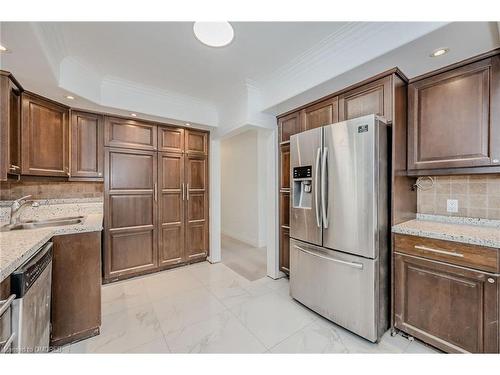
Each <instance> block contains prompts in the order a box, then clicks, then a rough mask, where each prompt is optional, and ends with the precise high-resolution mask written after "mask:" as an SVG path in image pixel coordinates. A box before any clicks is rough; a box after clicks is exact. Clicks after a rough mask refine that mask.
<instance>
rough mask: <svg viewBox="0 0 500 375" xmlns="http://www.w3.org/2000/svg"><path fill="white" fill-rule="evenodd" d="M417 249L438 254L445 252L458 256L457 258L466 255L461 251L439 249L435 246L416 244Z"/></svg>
mask: <svg viewBox="0 0 500 375" xmlns="http://www.w3.org/2000/svg"><path fill="white" fill-rule="evenodd" d="M415 249H419V250H425V251H430V252H432V253H438V254H443V255H450V256H452V257H457V258H463V257H464V255H463V254H460V253H454V252H452V251H444V250H437V249H433V248H431V247H427V246H420V245H415Z"/></svg>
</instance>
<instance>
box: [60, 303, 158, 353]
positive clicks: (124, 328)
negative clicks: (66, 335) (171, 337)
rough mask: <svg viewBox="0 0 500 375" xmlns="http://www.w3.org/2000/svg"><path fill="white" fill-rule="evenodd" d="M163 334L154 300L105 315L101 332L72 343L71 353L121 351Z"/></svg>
mask: <svg viewBox="0 0 500 375" xmlns="http://www.w3.org/2000/svg"><path fill="white" fill-rule="evenodd" d="M161 337H163V332H162V330H161V328H160V323H159V322H158V319H157V318H156V315H155V313H154V311H153V308H152V306H151V304H146V305H144V306H140V307H135V308H131V309H130V310H126V311H121V312H117V313H114V314H109V315H105V316H103V318H102V326H101V334H100V335H98V336H95V337H92V338H90V339H87V340H82V341H80V342H77V343H75V344H72V345H71V348H70V352H71V353H122V352H125V351H127V350H129V349H132V348H134V347H137V346H139V345H141V344H145V343H147V342H150V341H153V340H154V339H157V338H161Z"/></svg>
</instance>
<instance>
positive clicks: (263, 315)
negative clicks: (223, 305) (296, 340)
mask: <svg viewBox="0 0 500 375" xmlns="http://www.w3.org/2000/svg"><path fill="white" fill-rule="evenodd" d="M231 311H232V312H233V313H234V314H235V316H236V317H237V318H238V319H239V320H240V321H241V322H242V323H243V325H244V326H245V327H247V328H248V329H249V330H250V331H251V332H252V333H253V334H254V335H255V336H256V337H257V338H258V339H259V340H260V341H261V342H262V343H264V345H265V346H266V347H267V348H272V347H273V346H275V345H276V344H278V343H279V342H281V341H283V340H284V339H285V338H287V337H289V336H291V335H292V334H294V333H295V332H297V331H299V330H300V329H302V328H303V327H305V326H306V325H308V324H309V323H311V322H312V321H313V320H314V316H313V314H312V313H310V312H309V311H306V310H305V309H304V308H302V307H300V306H298V305H297V304H296V303H295V302H293V301H291V300H288V299H286V298H284V297H282V296H280V295H278V294H276V293H268V294H264V295H262V296H260V297H255V298H253V299H251V300H250V301H248V302H245V303H242V304H240V305H237V306H234V307H232V308H231Z"/></svg>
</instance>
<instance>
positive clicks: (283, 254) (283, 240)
mask: <svg viewBox="0 0 500 375" xmlns="http://www.w3.org/2000/svg"><path fill="white" fill-rule="evenodd" d="M280 271H282V272H285V273H286V274H288V273H290V229H288V228H286V227H281V229H280Z"/></svg>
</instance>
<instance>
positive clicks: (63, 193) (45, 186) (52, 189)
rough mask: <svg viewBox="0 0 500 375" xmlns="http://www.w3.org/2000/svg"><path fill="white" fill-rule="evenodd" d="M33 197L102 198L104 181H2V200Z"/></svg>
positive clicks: (0, 190)
mask: <svg viewBox="0 0 500 375" xmlns="http://www.w3.org/2000/svg"><path fill="white" fill-rule="evenodd" d="M30 194H31V195H32V196H33V197H32V199H62V198H102V197H103V195H104V184H103V183H102V182H69V181H7V182H1V183H0V200H14V199H17V198H19V197H22V196H25V195H30Z"/></svg>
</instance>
